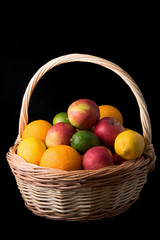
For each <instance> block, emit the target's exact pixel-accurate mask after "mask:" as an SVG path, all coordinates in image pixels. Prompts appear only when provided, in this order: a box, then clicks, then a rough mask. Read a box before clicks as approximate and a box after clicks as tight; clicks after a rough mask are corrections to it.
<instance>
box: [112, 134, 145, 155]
mask: <svg viewBox="0 0 160 240" xmlns="http://www.w3.org/2000/svg"><path fill="white" fill-rule="evenodd" d="M144 147H145V142H144V138H143V136H142V135H141V134H139V133H138V132H135V131H133V130H127V131H124V132H121V133H120V134H119V135H118V136H117V137H116V139H115V143H114V148H115V152H116V153H117V154H118V155H119V156H120V157H122V158H124V159H126V160H129V159H135V158H138V157H140V156H141V155H142V153H143V151H144Z"/></svg>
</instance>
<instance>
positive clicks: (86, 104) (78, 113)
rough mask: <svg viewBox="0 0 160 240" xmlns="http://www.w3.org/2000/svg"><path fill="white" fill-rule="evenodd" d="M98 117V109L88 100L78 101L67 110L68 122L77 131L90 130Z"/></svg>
mask: <svg viewBox="0 0 160 240" xmlns="http://www.w3.org/2000/svg"><path fill="white" fill-rule="evenodd" d="M99 117H100V113H99V107H98V106H97V104H96V103H95V102H94V101H92V100H90V99H79V100H77V101H75V102H73V103H72V104H71V105H70V106H69V108H68V119H69V122H70V123H71V124H72V125H73V126H74V127H76V128H78V129H83V130H85V129H86V130H87V129H89V128H91V127H92V126H93V125H94V124H95V123H96V122H97V121H98V120H99Z"/></svg>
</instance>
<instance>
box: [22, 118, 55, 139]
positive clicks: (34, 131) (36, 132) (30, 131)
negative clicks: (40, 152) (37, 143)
mask: <svg viewBox="0 0 160 240" xmlns="http://www.w3.org/2000/svg"><path fill="white" fill-rule="evenodd" d="M51 127H52V125H51V124H50V123H49V122H47V121H45V120H35V121H33V122H31V123H29V124H28V125H27V126H26V127H25V129H24V131H23V134H22V139H24V138H26V137H35V138H37V139H39V140H41V141H43V142H45V138H46V135H47V132H48V130H49V129H50V128H51Z"/></svg>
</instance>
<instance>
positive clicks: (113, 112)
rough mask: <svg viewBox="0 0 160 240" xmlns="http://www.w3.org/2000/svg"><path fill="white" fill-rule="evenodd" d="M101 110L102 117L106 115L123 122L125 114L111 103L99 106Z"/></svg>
mask: <svg viewBox="0 0 160 240" xmlns="http://www.w3.org/2000/svg"><path fill="white" fill-rule="evenodd" d="M99 111H100V119H102V118H104V117H112V118H114V119H116V120H117V121H118V122H120V123H121V124H123V116H122V114H121V112H120V111H119V110H118V109H117V108H116V107H113V106H111V105H101V106H99Z"/></svg>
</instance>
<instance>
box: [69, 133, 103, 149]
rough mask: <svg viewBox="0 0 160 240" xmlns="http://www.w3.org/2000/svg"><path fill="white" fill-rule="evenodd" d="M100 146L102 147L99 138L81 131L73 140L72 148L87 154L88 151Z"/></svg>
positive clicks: (74, 135)
mask: <svg viewBox="0 0 160 240" xmlns="http://www.w3.org/2000/svg"><path fill="white" fill-rule="evenodd" d="M98 145H100V140H99V138H98V137H97V136H96V135H95V134H94V133H93V132H90V131H88V130H80V131H78V132H76V133H75V134H73V136H72V138H71V146H72V147H73V148H74V149H76V150H77V151H78V152H80V153H85V152H86V151H87V150H88V149H90V148H92V147H95V146H98Z"/></svg>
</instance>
